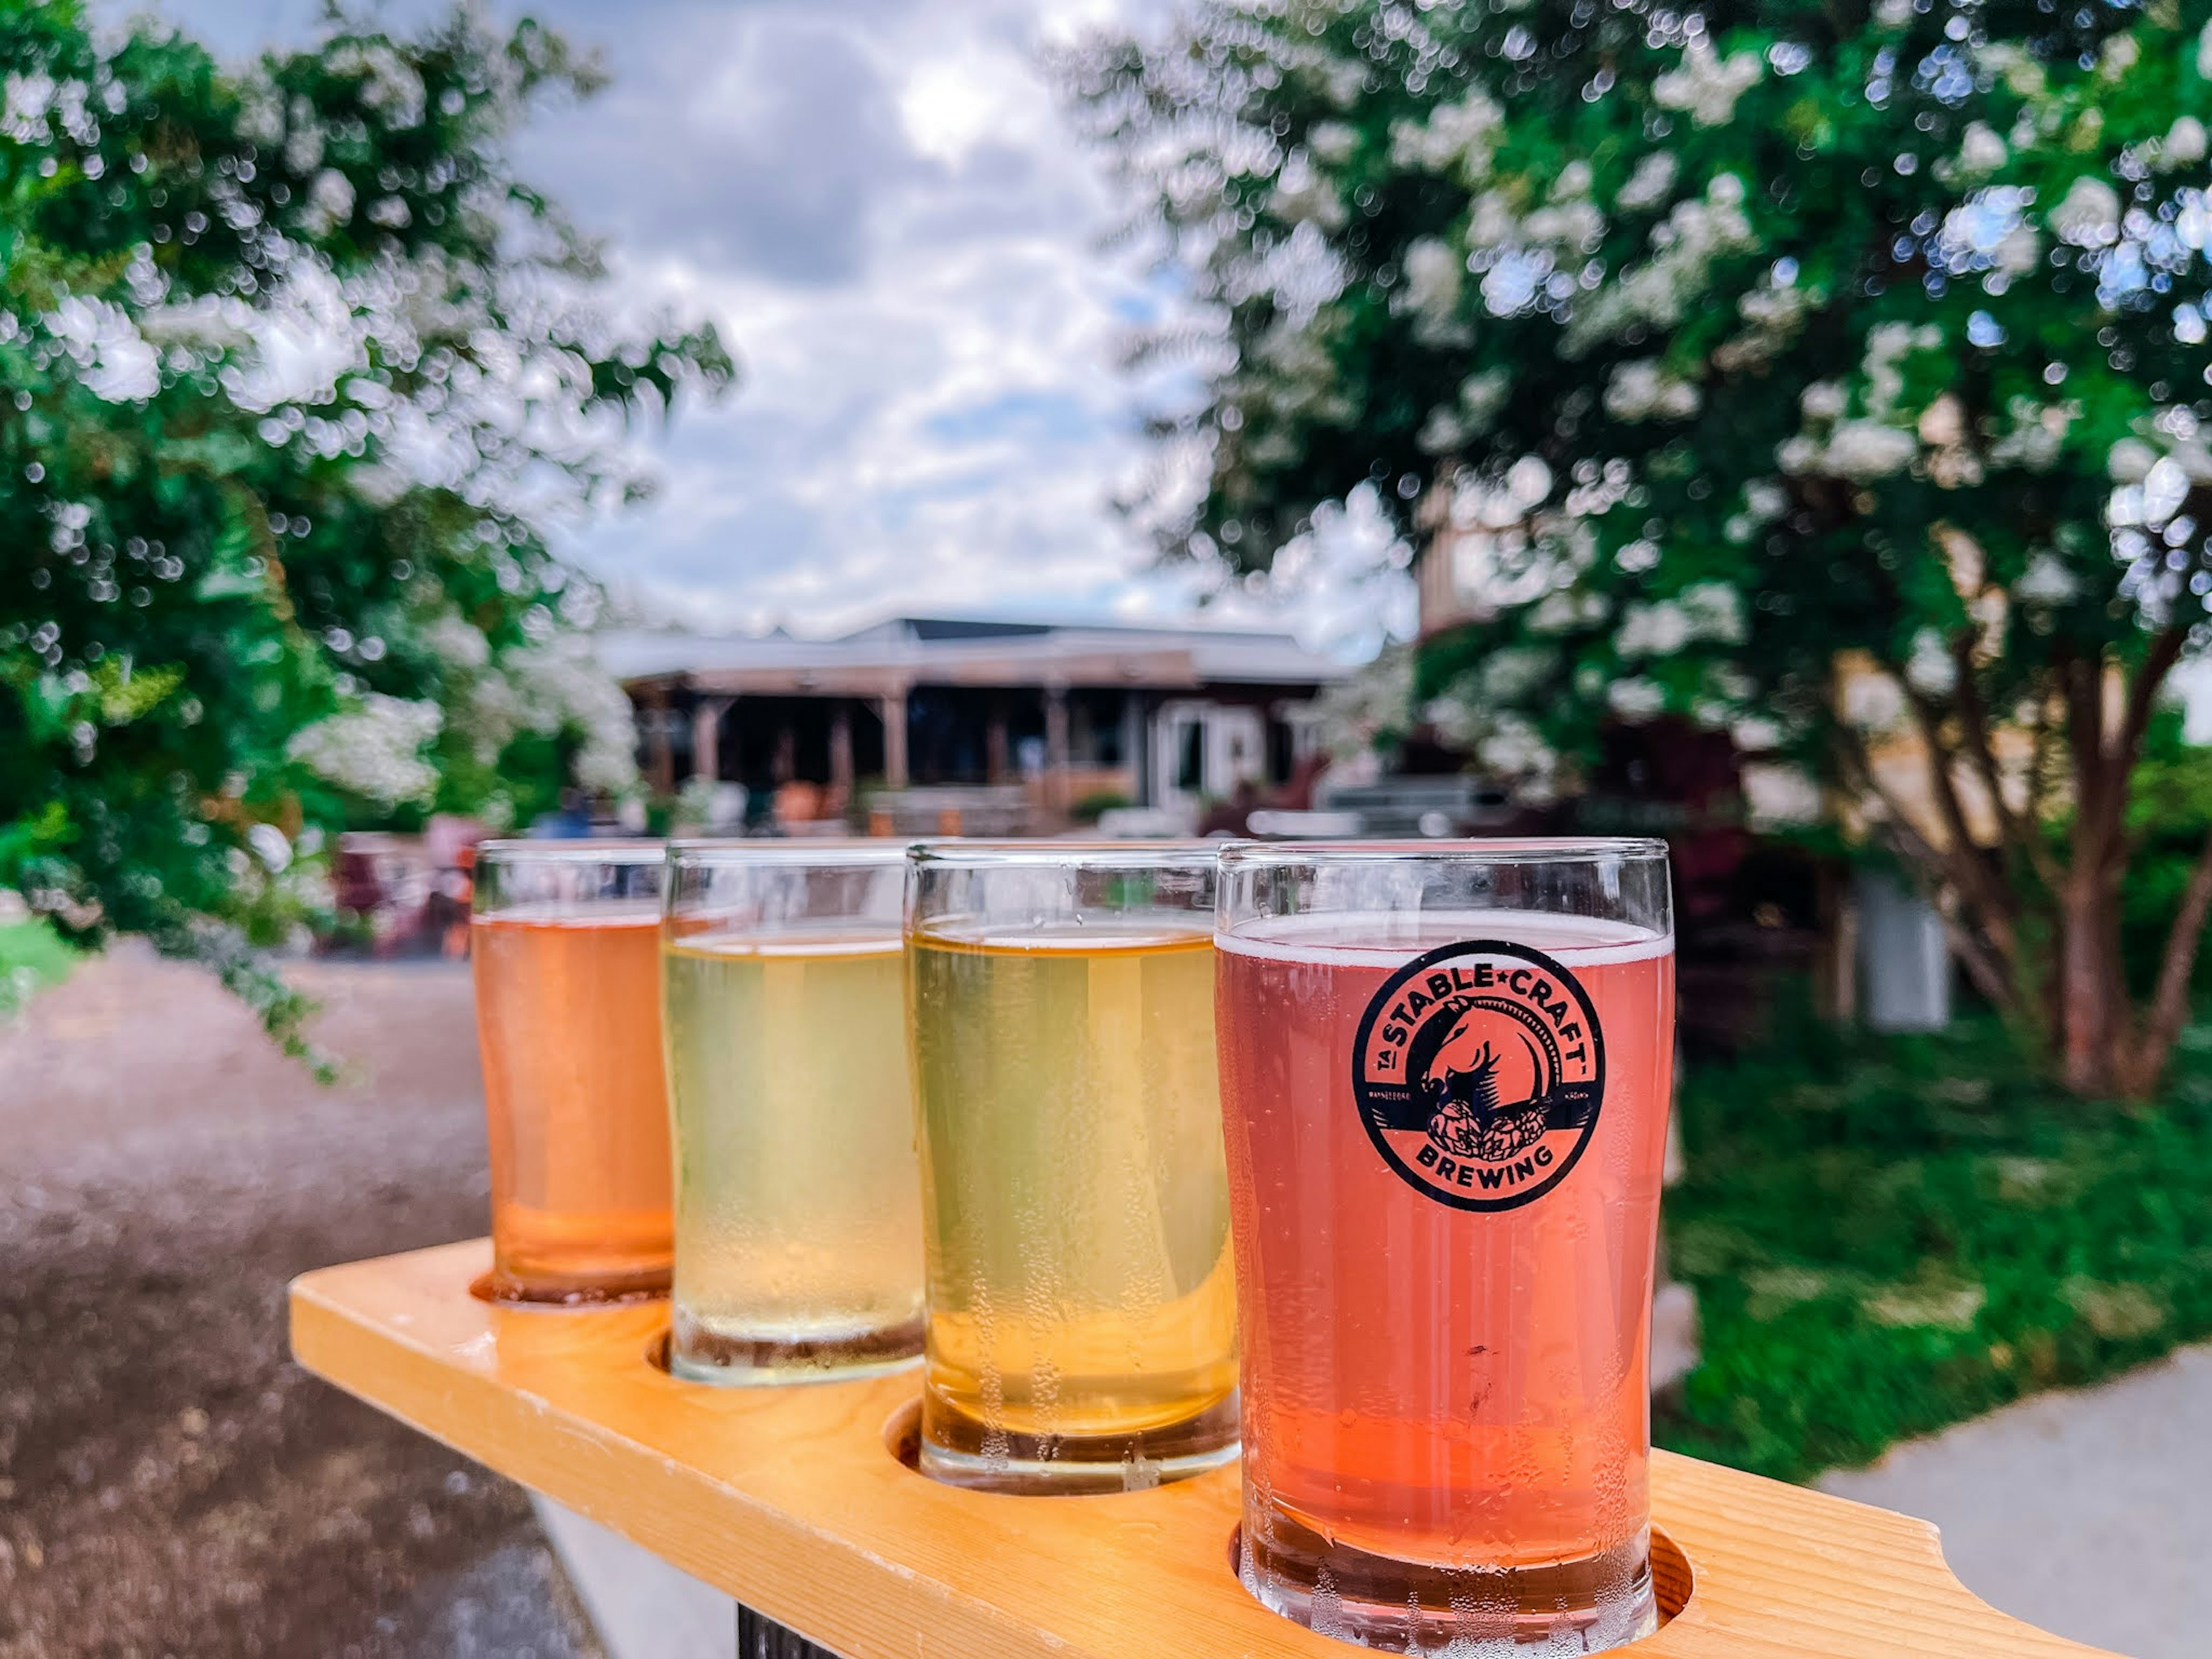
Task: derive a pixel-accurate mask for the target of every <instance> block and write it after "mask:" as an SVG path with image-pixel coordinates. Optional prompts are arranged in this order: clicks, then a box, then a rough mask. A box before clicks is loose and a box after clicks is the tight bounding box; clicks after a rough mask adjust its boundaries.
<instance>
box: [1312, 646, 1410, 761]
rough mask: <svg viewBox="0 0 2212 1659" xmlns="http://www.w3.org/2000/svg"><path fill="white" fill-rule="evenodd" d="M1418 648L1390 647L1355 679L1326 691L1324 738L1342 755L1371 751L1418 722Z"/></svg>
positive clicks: (1320, 708)
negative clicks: (1381, 739)
mask: <svg viewBox="0 0 2212 1659" xmlns="http://www.w3.org/2000/svg"><path fill="white" fill-rule="evenodd" d="M1316 712H1317V713H1318V714H1319V716H1320V734H1321V741H1322V746H1323V747H1324V748H1326V749H1327V750H1328V752H1329V753H1330V754H1331V755H1333V756H1334V757H1336V758H1337V759H1339V760H1340V761H1348V760H1351V759H1352V758H1353V757H1356V756H1359V755H1364V754H1368V753H1370V752H1371V751H1372V750H1373V749H1374V746H1375V741H1376V738H1378V737H1380V736H1381V735H1382V734H1383V733H1384V732H1403V731H1405V730H1407V728H1408V727H1410V726H1412V725H1413V653H1412V652H1411V651H1408V650H1407V649H1406V648H1405V647H1402V646H1396V647H1389V648H1388V649H1386V650H1384V651H1383V653H1382V654H1381V655H1380V656H1378V657H1376V659H1375V660H1374V661H1373V662H1371V663H1370V664H1368V665H1367V666H1366V667H1364V668H1363V669H1361V670H1360V671H1358V673H1357V674H1354V675H1353V676H1352V678H1350V679H1348V680H1344V681H1341V682H1340V683H1339V684H1335V685H1332V686H1330V687H1328V689H1327V690H1323V691H1322V694H1321V699H1320V702H1319V705H1318V708H1317V711H1316Z"/></svg>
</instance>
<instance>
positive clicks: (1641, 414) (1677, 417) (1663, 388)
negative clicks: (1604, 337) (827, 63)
mask: <svg viewBox="0 0 2212 1659" xmlns="http://www.w3.org/2000/svg"><path fill="white" fill-rule="evenodd" d="M1704 401H1705V399H1704V397H1703V395H1702V394H1701V393H1700V392H1699V390H1698V388H1697V386H1695V385H1693V384H1692V382H1690V381H1688V380H1684V379H1682V377H1681V376H1680V375H1679V374H1668V372H1667V369H1666V368H1665V367H1664V365H1662V363H1661V362H1659V361H1658V360H1657V359H1656V358H1649V357H1647V358H1642V359H1639V360H1638V361H1637V362H1626V363H1621V364H1620V365H1618V366H1617V367H1615V368H1614V369H1613V377H1612V379H1610V380H1607V382H1606V388H1605V412H1606V413H1607V414H1608V415H1610V416H1613V419H1614V420H1616V421H1686V420H1688V419H1689V418H1690V417H1691V416H1692V415H1695V414H1696V413H1697V412H1698V410H1699V406H1700V405H1701V404H1703V403H1704Z"/></svg>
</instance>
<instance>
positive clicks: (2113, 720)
mask: <svg viewBox="0 0 2212 1659" xmlns="http://www.w3.org/2000/svg"><path fill="white" fill-rule="evenodd" d="M1072 74H1073V78H1074V80H1075V82H1076V84H1077V89H1078V92H1079V96H1080V99H1081V104H1082V107H1083V109H1084V110H1085V112H1086V115H1087V117H1088V118H1089V119H1090V121H1091V124H1092V125H1093V127H1094V130H1095V131H1096V132H1097V135H1098V137H1100V138H1101V140H1102V141H1103V143H1106V144H1107V145H1108V146H1109V147H1110V149H1112V151H1113V153H1114V154H1115V155H1116V156H1117V158H1118V159H1119V161H1120V164H1121V168H1122V170H1123V172H1124V173H1126V175H1127V177H1128V179H1130V180H1131V182H1132V183H1133V185H1134V186H1135V187H1136V188H1137V189H1138V190H1139V191H1140V192H1142V194H1143V197H1144V199H1145V200H1146V202H1148V203H1149V204H1150V213H1149V217H1150V218H1151V220H1152V223H1153V226H1154V230H1155V234H1157V235H1158V237H1159V239H1160V244H1161V246H1162V248H1163V252H1164V261H1165V263H1167V264H1169V265H1170V267H1172V268H1173V269H1174V270H1176V271H1177V272H1179V273H1180V274H1181V276H1182V281H1183V283H1184V284H1185V286H1186V287H1187V288H1188V289H1189V290H1190V292H1191V293H1192V295H1193V297H1194V301H1195V302H1196V303H1197V305H1198V306H1199V307H1200V308H1201V309H1202V311H1203V313H1204V316H1205V320H1206V326H1205V327H1201V328H1199V329H1197V330H1187V333H1186V336H1185V339H1186V343H1188V344H1189V345H1190V346H1191V348H1192V349H1194V352H1195V353H1196V355H1197V360H1198V362H1200V365H1201V367H1202V368H1203V371H1204V373H1205V374H1206V396H1205V397H1204V398H1203V399H1202V400H1200V403H1199V404H1198V406H1197V407H1196V409H1195V410H1194V412H1192V413H1191V414H1189V415H1188V416H1184V417H1182V418H1181V419H1179V420H1176V421H1174V422H1168V423H1166V424H1165V426H1164V431H1165V432H1166V435H1168V437H1169V438H1170V441H1174V442H1177V443H1181V444H1183V445H1186V446H1188V447H1192V448H1193V449H1194V450H1196V451H1197V452H1199V453H1200V458H1201V470H1202V471H1203V472H1204V475H1205V477H1206V480H1207V482H1206V488H1205V489H1204V491H1203V493H1202V495H1201V497H1200V499H1199V500H1198V501H1197V503H1196V504H1195V506H1194V507H1192V508H1191V509H1190V510H1189V512H1188V514H1187V516H1185V517H1184V518H1182V520H1179V521H1177V522H1176V524H1175V526H1174V527H1173V530H1172V532H1171V534H1172V538H1173V542H1174V545H1175V546H1176V549H1177V550H1183V551H1188V552H1191V553H1194V554H1196V555H1197V556H1201V557H1206V558H1221V559H1226V560H1228V561H1229V562H1231V563H1232V564H1234V565H1237V566H1240V567H1243V568H1248V569H1265V568H1267V566H1268V565H1269V563H1270V562H1271V560H1272V559H1273V555H1274V552H1275V550H1277V549H1278V548H1279V547H1281V546H1282V545H1284V544H1285V543H1286V542H1287V541H1289V540H1290V539H1291V538H1292V537H1294V536H1295V535H1296V534H1297V532H1298V530H1299V527H1300V526H1302V525H1303V524H1304V523H1305V522H1306V521H1307V520H1309V519H1310V515H1311V514H1312V513H1313V512H1314V511H1315V510H1316V507H1317V505H1318V504H1319V503H1322V502H1323V501H1329V500H1332V499H1338V498H1341V497H1342V496H1343V495H1346V492H1348V491H1351V490H1352V489H1357V488H1358V487H1360V486H1361V485H1363V484H1368V485H1375V486H1379V487H1380V488H1381V489H1383V491H1384V492H1385V494H1386V496H1387V498H1389V499H1391V500H1393V501H1395V502H1396V503H1397V505H1398V507H1399V511H1400V518H1401V527H1402V528H1403V529H1404V530H1405V532H1407V533H1408V534H1427V535H1429V536H1431V537H1434V538H1443V539H1442V540H1437V541H1432V542H1431V545H1432V546H1437V545H1442V544H1443V541H1445V540H1448V542H1449V546H1450V548H1451V550H1452V556H1453V558H1454V560H1455V564H1456V566H1457V568H1458V571H1459V574H1460V577H1461V580H1462V588H1463V590H1464V591H1466V592H1468V594H1469V595H1470V597H1471V599H1472V602H1473V604H1474V611H1475V615H1474V620H1473V621H1472V622H1471V623H1468V624H1466V625H1464V626H1462V627H1459V628H1456V629H1453V630H1452V631H1451V632H1449V634H1446V635H1443V636H1441V637H1438V638H1435V639H1432V640H1431V641H1427V642H1425V646H1424V648H1423V650H1422V653H1421V657H1420V665H1419V680H1420V684H1419V689H1418V690H1417V692H1416V696H1417V697H1418V698H1419V699H1420V700H1421V701H1422V702H1423V703H1424V704H1425V707H1426V708H1427V710H1428V712H1430V713H1431V714H1433V715H1435V716H1437V717H1438V718H1439V719H1440V720H1442V721H1443V723H1445V724H1447V725H1449V726H1451V727H1452V728H1453V729H1455V731H1457V732H1459V733H1460V734H1461V735H1462V736H1463V737H1464V738H1466V739H1467V741H1468V743H1469V744H1471V745H1473V746H1474V748H1475V749H1476V750H1477V752H1478V753H1479V754H1480V757H1481V758H1482V759H1483V761H1484V762H1485V763H1486V764H1489V765H1491V766H1492V767H1494V768H1498V769H1502V770H1510V771H1513V772H1516V773H1517V774H1519V775H1522V777H1524V778H1526V779H1528V780H1530V781H1533V782H1534V783H1535V784H1536V785H1537V787H1557V786H1559V784H1561V783H1562V782H1563V781H1571V775H1572V773H1573V771H1574V769H1575V768H1576V766H1577V763H1579V762H1580V761H1581V760H1582V759H1583V757H1587V756H1588V755H1589V753H1590V752H1591V751H1592V749H1593V745H1594V743H1595V734H1596V732H1598V730H1599V729H1600V727H1601V726H1603V725H1604V724H1605V723H1607V722H1609V721H1628V722H1635V721H1640V720H1649V719H1651V718H1654V717H1656V716H1658V715H1661V714H1668V715H1673V716H1677V717H1682V718H1686V719H1688V720H1693V721H1695V722H1697V723H1698V724H1699V725H1701V726H1705V727H1708V728H1725V729H1728V730H1730V731H1732V732H1734V733H1735V737H1736V739H1737V741H1738V743H1739V744H1740V745H1741V747H1742V748H1743V749H1744V750H1748V751H1756V752H1763V753H1767V754H1771V755H1772V756H1775V757H1786V758H1790V759H1793V760H1796V761H1797V762H1799V763H1804V764H1807V765H1809V766H1810V767H1812V768H1814V769H1815V770H1816V771H1817V773H1818V775H1819V776H1820V778H1822V779H1823V780H1825V781H1826V783H1827V785H1828V786H1829V787H1830V790H1831V798H1832V799H1836V800H1838V801H1839V802H1841V803H1843V804H1844V805H1845V806H1846V807H1847V808H1848V810H1849V811H1850V813H1851V814H1852V815H1853V816H1854V817H1856V818H1857V819H1858V820H1859V821H1861V822H1863V823H1866V824H1867V825H1868V827H1869V831H1870V833H1871V834H1872V835H1874V836H1877V837H1879V838H1880V839H1881V841H1882V842H1885V843H1887V846H1888V847H1889V848H1891V849H1893V851H1894V853H1895V854H1897V855H1898V856H1899V858H1900V859H1901V860H1903V862H1904V864H1905V866H1906V867H1907V868H1908V869H1909V870H1911V872H1913V873H1914V874H1915V875H1916V876H1917V878H1918V879H1919V880H1920V882H1921V883H1922V884H1923V886H1924V888H1925V890H1927V891H1928V892H1929V895H1930V896H1932V897H1934V898H1935V899H1936V902H1937V903H1938V905H1939V907H1940V908H1941V910H1942V915H1943V916H1944V919H1945V921H1946V925H1947V927H1948V930H1949V933H1950V936H1951V939H1952V940H1953V943H1954V948H1955V950H1956V952H1957V954H1958V956H1959V957H1960V960H1961V962H1962V963H1964V965H1965V967H1966V970H1967V972H1968V973H1969V974H1970V975H1971V976H1972V981H1973V982H1974V983H1975V984H1976V985H1977V986H1978V987H1979V988H1980V989H1981V990H1982V992H1983V993H1984V994H1985V995H1986V996H1987V997H1988V998H1989V999H1990V1000H1991V1001H1992V1002H1993V1003H1995V1004H1996V1006H1998V1007H2000V1008H2001V1009H2002V1010H2004V1011H2005V1012H2007V1013H2008V1014H2009V1015H2011V1016H2012V1017H2014V1018H2015V1019H2016V1020H2017V1021H2018V1023H2019V1024H2021V1026H2022V1027H2023V1028H2024V1029H2027V1030H2031V1031H2033V1032H2034V1033H2036V1034H2038V1035H2039V1036H2040V1037H2041V1038H2042V1039H2043V1040H2044V1041H2045V1042H2046V1043H2047V1046H2048V1051H2049V1053H2050V1054H2051V1059H2052V1063H2053V1065H2054V1067H2055V1068H2056V1069H2057V1071H2058V1072H2059V1073H2061V1074H2062V1075H2063V1078H2064V1079H2066V1080H2067V1081H2068V1082H2069V1084H2070V1085H2072V1086H2074V1087H2075V1088H2077V1089H2079V1090H2082V1091H2098V1090H2106V1089H2118V1090H2121V1091H2126V1092H2130V1093H2141V1092H2144V1091H2148V1090H2149V1089H2151V1088H2152V1087H2154V1085H2155V1083H2156V1081H2157V1079H2158V1078H2159V1076H2160V1073H2161V1072H2162V1070H2163V1067H2164V1064H2165V1060H2166V1055H2167V1054H2168V1052H2169V1050H2170V1048H2171V1046H2172V1042H2173V1040H2174V1038H2175V1036H2176V1034H2177V1032H2178V1031H2179V1029H2180V1027H2181V1025H2182V1024H2183V1023H2184V1021H2185V1018H2186V1017H2187V1013H2188V997H2189V982H2190V978H2191V969H2192V967H2193V963H2194V959H2195V955H2196V951H2197V943H2198V939H2199V937H2200V935H2201V934H2202V933H2203V927H2204V923H2205V919H2206V915H2207V912H2208V909H2212V845H2207V846H2206V847H2205V848H2204V849H2203V854H2202V856H2201V857H2199V858H2198V860H2197V863H2196V866H2195V869H2194V872H2193V875H2192V876H2191V878H2190V880H2189V882H2188V884H2187V886H2186V888H2185V891H2184V892H2183V893H2182V894H2181V896H2180V897H2179V902H2178V905H2177V911H2178V914H2176V915H2174V916H2173V918H2172V930H2171V933H2170V934H2169V935H2168V937H2167V939H2166V945H2165V947H2164V951H2163V954H2162V956H2161V957H2160V963H2159V965H2158V968H2157V970H2156V973H2155V976H2154V980H2152V981H2150V982H2147V983H2142V984H2138V985H2136V986H2133V987H2130V984H2129V983H2128V981H2127V976H2126V975H2125V973H2124V965H2123V963H2122V959H2121V955H2120V951H2119V944H2118V933H2119V927H2118V905H2119V900H2120V891H2121V884H2122V882H2123V880H2124V878H2125V877H2126V875H2127V873H2128V871H2129V868H2130V857H2131V855H2132V853H2133V847H2134V842H2133V839H2132V826H2131V823H2130V799H2131V793H2132V792H2131V784H2132V782H2133V781H2134V780H2135V779H2136V775H2137V773H2138V762H2139V760H2140V757H2142V752H2143V748H2144V744H2145V740H2146V736H2147V733H2148V732H2150V730H2151V728H2152V726H2153V723H2154V719H2155V718H2157V716H2158V711H2159V709H2160V699H2161V696H2162V695H2163V694H2164V692H2165V690H2166V687H2167V685H2168V682H2169V678H2170V676H2171V675H2172V671H2173V670H2174V668H2175V667H2176V665H2178V664H2179V663H2181V662H2182V661H2183V660H2184V659H2188V658H2191V657H2192V656H2194V655H2196V654H2197V653H2200V652H2202V651H2203V649H2204V647H2206V646H2207V644H2208V643H2212V641H2208V635H2212V627H2208V624H2207V622H2206V611H2207V609H2208V607H2212V539H2208V536H2207V531H2208V529H2209V528H2212V449H2208V447H2207V442H2206V436H2207V428H2208V425H2212V386H2208V384H2207V380H2208V368H2207V365H2208V362H2212V356H2208V352H2207V349H2206V344H2205V342H2206V336H2207V328H2208V322H2207V318H2208V311H2212V306H2209V305H2208V301H2207V293H2206V290H2207V287H2208V283H2209V282H2212V263H2209V262H2208V258H2207V247H2208V243H2212V197H2209V196H2208V183H2212V177H2208V171H2207V165H2206V152H2207V138H2206V130H2205V125H2204V122H2205V119H2206V118H2208V117H2212V0H2148V3H2142V0H2118V3H2111V4H2103V5H2098V6H2095V7H2079V8H2077V7H2074V6H2071V5H2069V4H2063V3H2060V0H1979V3H1976V0H1877V3H1875V4H1873V5H1871V6H1869V5H1867V4H1864V3H1862V0H1846V3H1843V4H1821V5H1814V4H1810V3H1805V0H1764V3H1750V0H1743V3H1727V0H1720V3H1713V4H1708V5H1694V4H1692V5H1680V6H1678V5H1671V4H1665V3H1657V0H1491V3H1488V4H1486V5H1485V4H1468V5H1463V6H1462V5H1448V4H1443V3H1431V0H1200V3H1199V4H1197V5H1196V7H1195V9H1193V10H1191V11H1190V12H1188V14H1187V15H1185V16H1184V18H1183V19H1182V21H1181V22H1180V23H1179V24H1178V25H1176V26H1175V27H1173V28H1171V29H1170V31H1169V32H1168V33H1166V34H1164V36H1161V37H1158V38H1152V39H1147V40H1134V39H1125V40H1104V41H1100V42H1098V43H1096V44H1095V45H1094V46H1092V47H1091V48H1090V49H1089V50H1088V51H1086V52H1085V53H1084V54H1083V55H1082V56H1081V58H1079V60H1078V61H1077V62H1076V63H1075V64H1073V65H1072ZM1186 327H1187V325H1186ZM1869 691H1871V692H1872V695H1869ZM1846 692H1848V693H1849V695H1846ZM1887 727H1896V728H1899V729H1901V730H1903V731H1904V732H1908V733H1910V734H1911V737H1912V738H1914V739H1915V740H1916V743H1917V748H1918V749H1919V750H1920V751H1922V752H1924V755H1925V757H1926V762H1925V775H1924V780H1923V785H1922V787H1921V788H1920V789H1919V790H1918V791H1917V793H1920V794H1922V795H1923V796H1924V797H1925V798H1926V799H1929V800H1930V801H1932V803H1933V810H1934V812H1935V814H1936V818H1935V821H1934V822H1933V823H1929V822H1927V821H1925V820H1923V821H1922V822H1919V823H1916V821H1915V818H1914V816H1913V814H1912V813H1911V811H1908V810H1906V803H1905V802H1904V801H1902V800H1900V799H1897V793H1898V792H1897V788H1896V787H1895V781H1894V779H1893V778H1892V777H1890V776H1888V775H1886V774H1885V773H1884V772H1883V770H1882V769H1881V768H1880V767H1878V766H1877V765H1876V764H1875V754H1876V751H1877V750H1881V747H1882V744H1883V739H1884V738H1885V737H1887V736H1889V735H1892V734H1891V732H1888V731H1887V730H1886V729H1884V728H1887ZM1904 746H1905V748H1907V749H1908V750H1909V749H1911V748H1913V747H1914V746H1915V745H1914V744H1905V745H1904ZM1896 747H1897V745H1894V744H1893V745H1891V750H1892V752H1894V750H1895V748H1896ZM1977 831H1979V832H1980V833H1979V834H1978V835H1977V833H1976V832H1977ZM1991 842H1994V845H1992V844H1990V843H1991Z"/></svg>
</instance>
